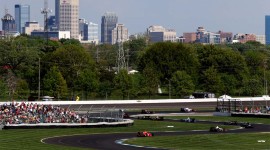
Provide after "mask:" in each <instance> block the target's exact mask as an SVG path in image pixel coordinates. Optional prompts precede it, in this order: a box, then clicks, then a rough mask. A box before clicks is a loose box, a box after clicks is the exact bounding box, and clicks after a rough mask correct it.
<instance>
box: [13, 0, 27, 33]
mask: <svg viewBox="0 0 270 150" xmlns="http://www.w3.org/2000/svg"><path fill="white" fill-rule="evenodd" d="M26 22H30V5H20V4H16V5H15V23H16V27H17V31H18V32H19V33H22V30H23V27H24V26H25V23H26Z"/></svg>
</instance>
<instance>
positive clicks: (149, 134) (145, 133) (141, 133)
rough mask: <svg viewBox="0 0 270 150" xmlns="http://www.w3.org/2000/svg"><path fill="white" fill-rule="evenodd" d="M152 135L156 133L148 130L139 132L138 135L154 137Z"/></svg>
mask: <svg viewBox="0 0 270 150" xmlns="http://www.w3.org/2000/svg"><path fill="white" fill-rule="evenodd" d="M152 136H154V134H153V133H151V132H147V131H143V132H138V133H137V137H152Z"/></svg>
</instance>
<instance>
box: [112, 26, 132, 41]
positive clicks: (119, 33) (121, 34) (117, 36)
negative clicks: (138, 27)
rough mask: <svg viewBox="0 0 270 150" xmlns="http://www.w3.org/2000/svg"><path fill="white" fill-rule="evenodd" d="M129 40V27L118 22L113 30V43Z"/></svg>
mask: <svg viewBox="0 0 270 150" xmlns="http://www.w3.org/2000/svg"><path fill="white" fill-rule="evenodd" d="M125 41H128V29H127V28H126V27H125V26H124V25H123V24H117V25H116V27H115V28H114V29H113V30H112V44H116V43H117V42H125Z"/></svg>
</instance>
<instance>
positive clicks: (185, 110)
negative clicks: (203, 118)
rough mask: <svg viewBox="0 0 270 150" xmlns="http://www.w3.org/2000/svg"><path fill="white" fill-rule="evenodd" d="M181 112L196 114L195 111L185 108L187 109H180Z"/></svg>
mask: <svg viewBox="0 0 270 150" xmlns="http://www.w3.org/2000/svg"><path fill="white" fill-rule="evenodd" d="M180 112H184V113H188V112H195V110H194V109H191V108H187V107H185V108H180Z"/></svg>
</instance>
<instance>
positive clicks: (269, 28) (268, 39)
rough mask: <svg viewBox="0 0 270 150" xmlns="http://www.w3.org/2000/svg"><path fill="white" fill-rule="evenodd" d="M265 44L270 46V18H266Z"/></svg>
mask: <svg viewBox="0 0 270 150" xmlns="http://www.w3.org/2000/svg"><path fill="white" fill-rule="evenodd" d="M265 43H266V45H269V44H270V16H265Z"/></svg>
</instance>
